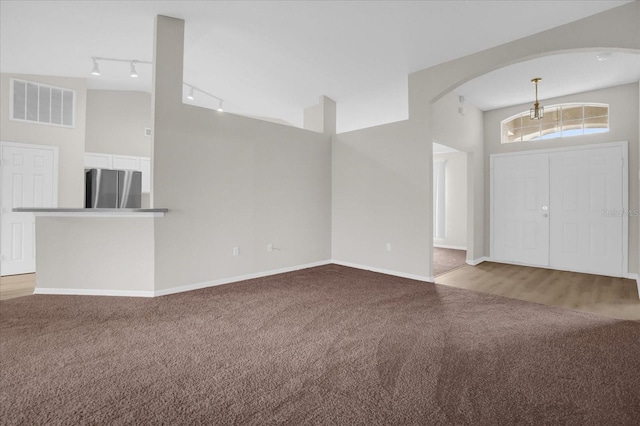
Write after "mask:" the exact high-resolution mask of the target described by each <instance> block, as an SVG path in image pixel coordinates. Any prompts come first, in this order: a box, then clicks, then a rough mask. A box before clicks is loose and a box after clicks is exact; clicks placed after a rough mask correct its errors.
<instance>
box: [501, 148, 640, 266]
mask: <svg viewBox="0 0 640 426" xmlns="http://www.w3.org/2000/svg"><path fill="white" fill-rule="evenodd" d="M612 146H619V147H620V148H622V209H623V210H624V212H623V215H622V276H623V277H625V278H635V274H629V215H628V214H627V213H628V212H629V142H628V141H620V142H606V143H598V144H588V145H576V146H565V147H558V148H546V149H530V150H526V151H518V152H505V153H500V154H491V155H490V156H489V188H490V191H489V218H490V219H489V226H491V230H490V232H489V250H490V252H489V254H490V258H491V261H492V262H499V263H513V262H504V261H496V260H494V256H493V232H494V230H495V229H496V228H495V224H494V222H493V221H494V216H495V215H494V212H493V193H494V189H493V160H494V158H499V157H513V156H516V155H528V154H544V153H554V152H563V151H564V152H566V151H578V150H584V149H596V148H608V147H612ZM514 264H515V263H514ZM525 266H533V267H536V268H546V269H552V268H551V267H548V266H547V267H545V266H538V265H526V264H525ZM575 272H582V271H575Z"/></svg>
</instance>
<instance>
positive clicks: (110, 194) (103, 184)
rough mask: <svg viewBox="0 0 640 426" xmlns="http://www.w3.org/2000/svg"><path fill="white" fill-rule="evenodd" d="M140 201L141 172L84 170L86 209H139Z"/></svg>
mask: <svg viewBox="0 0 640 426" xmlns="http://www.w3.org/2000/svg"><path fill="white" fill-rule="evenodd" d="M141 200H142V173H141V172H139V171H135V170H111V169H87V170H86V174H85V207H86V208H88V209H89V208H111V209H117V208H131V209H139V208H140V206H141Z"/></svg>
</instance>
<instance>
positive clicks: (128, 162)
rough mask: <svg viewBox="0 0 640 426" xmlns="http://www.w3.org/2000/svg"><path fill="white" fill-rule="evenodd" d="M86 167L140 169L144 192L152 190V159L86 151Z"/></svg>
mask: <svg viewBox="0 0 640 426" xmlns="http://www.w3.org/2000/svg"><path fill="white" fill-rule="evenodd" d="M84 167H85V168H86V169H93V168H97V169H117V170H138V171H140V172H142V192H143V193H150V192H151V159H150V158H148V157H134V156H131V155H119V154H101V153H96V152H85V153H84Z"/></svg>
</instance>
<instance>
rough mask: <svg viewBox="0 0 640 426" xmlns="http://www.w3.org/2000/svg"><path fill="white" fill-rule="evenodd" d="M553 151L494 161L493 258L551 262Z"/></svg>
mask: <svg viewBox="0 0 640 426" xmlns="http://www.w3.org/2000/svg"><path fill="white" fill-rule="evenodd" d="M548 204H549V155H548V154H533V155H514V156H511V157H498V158H494V161H493V228H494V229H493V236H494V240H493V254H492V256H493V258H494V259H496V260H502V261H508V262H517V263H525V264H528V265H539V266H547V265H549V219H548V217H547V216H545V215H546V214H547V211H546V210H544V206H548Z"/></svg>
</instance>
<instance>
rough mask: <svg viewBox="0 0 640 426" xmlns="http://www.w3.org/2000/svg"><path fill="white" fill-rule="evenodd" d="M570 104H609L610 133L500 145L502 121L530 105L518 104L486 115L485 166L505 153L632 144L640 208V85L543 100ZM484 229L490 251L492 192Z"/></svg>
mask: <svg viewBox="0 0 640 426" xmlns="http://www.w3.org/2000/svg"><path fill="white" fill-rule="evenodd" d="M568 102H598V103H606V104H609V132H607V133H596V134H592V135H582V136H572V137H568V138H557V139H547V140H541V141H528V142H516V143H510V144H502V143H501V142H500V136H501V135H500V133H501V130H500V122H501V121H502V120H504V119H506V118H508V117H511V116H513V115H515V114H518V113H521V112H523V111H528V110H529V108H530V107H531V105H530V104H523V105H516V106H512V107H508V108H501V109H497V110H493V111H487V112H485V115H484V116H485V125H484V129H485V132H484V137H485V147H486V156H485V167H486V169H487V170H488V169H489V156H490V155H491V154H499V153H505V152H520V151H529V150H536V149H547V148H556V147H566V146H576V145H589V144H598V143H607V142H619V141H628V142H629V210H635V209H638V208H640V205H639V198H638V191H639V188H638V151H639V150H638V117H639V114H640V111H639V110H638V104H639V99H638V83H634V84H627V85H624V86H617V87H610V88H607V89H601V90H595V91H590V92H585V93H578V94H575V95H570V96H563V97H560V98H552V99H544V100H542V102H541V103H542V104H543V105H555V104H561V103H568ZM485 185H486V187H487V188H489V173H487V175H486V177H485ZM485 206H486V208H485V229H486V230H487V235H486V240H485V243H486V244H485V250H486V251H487V252H488V251H489V236H490V235H491V234H490V232H491V229H490V220H489V219H490V218H489V207H490V206H489V193H488V192H487V194H486V196H485ZM638 228H639V227H638V217H637V215H630V216H629V272H634V273H635V272H638V244H639V242H640V240H638Z"/></svg>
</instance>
